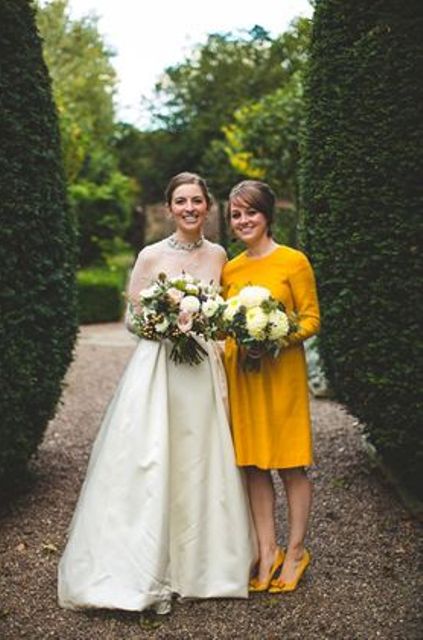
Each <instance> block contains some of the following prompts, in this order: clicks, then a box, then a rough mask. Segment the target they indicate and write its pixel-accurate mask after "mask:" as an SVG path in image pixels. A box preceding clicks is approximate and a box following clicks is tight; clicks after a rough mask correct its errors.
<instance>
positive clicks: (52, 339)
mask: <svg viewBox="0 0 423 640" xmlns="http://www.w3.org/2000/svg"><path fill="white" fill-rule="evenodd" d="M0 36H1V37H0V42H1V45H0V58H1V61H2V74H1V78H0V102H1V113H2V123H1V140H2V145H1V150H0V194H1V215H2V223H1V225H0V252H1V262H2V271H1V276H2V284H1V289H0V290H1V294H0V295H1V308H2V314H1V322H0V344H1V352H2V367H1V372H0V384H1V389H2V394H1V404H0V411H1V415H2V421H1V426H0V439H1V442H0V477H1V480H2V482H4V483H5V484H6V482H9V481H14V480H18V478H19V477H20V475H21V474H22V472H23V470H24V469H25V467H26V464H27V461H28V460H29V458H30V456H31V455H32V454H33V453H34V452H35V450H36V448H37V446H38V444H39V443H40V441H41V439H42V436H43V433H44V430H45V428H46V426H47V422H48V420H49V419H50V418H52V417H53V415H54V412H55V408H56V405H57V402H58V400H59V397H60V393H61V382H62V379H63V376H64V374H65V372H66V369H67V367H68V364H69V362H70V360H71V354H72V348H73V344H74V339H75V334H76V319H75V315H76V313H75V286H74V249H75V233H74V229H73V227H72V224H71V220H70V216H69V214H68V210H67V206H66V198H65V187H64V178H63V171H62V165H61V156H60V144H59V131H58V126H57V117H56V113H55V109H54V105H53V102H52V96H51V87H50V82H49V78H48V73H47V69H46V67H45V65H44V62H43V59H42V52H41V44H40V41H39V38H38V35H37V32H36V28H35V23H34V15H33V11H32V9H31V8H30V4H29V2H26V1H23V0H19V1H16V0H13V1H12V0H5V1H3V2H2V3H1V5H0Z"/></svg>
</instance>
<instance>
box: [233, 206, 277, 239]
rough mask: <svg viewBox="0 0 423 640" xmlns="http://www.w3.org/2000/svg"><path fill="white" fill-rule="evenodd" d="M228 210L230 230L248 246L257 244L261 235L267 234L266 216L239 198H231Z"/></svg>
mask: <svg viewBox="0 0 423 640" xmlns="http://www.w3.org/2000/svg"><path fill="white" fill-rule="evenodd" d="M229 212H230V223H231V228H232V231H233V232H234V233H235V235H236V237H237V238H238V239H239V240H242V242H245V244H247V245H248V246H252V245H255V244H257V243H258V242H260V240H261V239H262V238H263V236H267V231H268V223H267V219H266V216H265V215H264V214H263V213H261V212H260V211H257V209H254V208H253V207H251V206H250V205H249V204H247V203H246V202H245V201H244V200H242V199H241V198H235V199H234V200H232V202H231V204H230V208H229Z"/></svg>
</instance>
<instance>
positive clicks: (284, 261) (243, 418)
mask: <svg viewBox="0 0 423 640" xmlns="http://www.w3.org/2000/svg"><path fill="white" fill-rule="evenodd" d="M222 282H223V287H224V292H225V296H226V297H227V298H230V297H232V296H234V295H237V294H238V293H239V291H240V290H241V289H242V288H243V287H244V286H246V285H250V284H252V285H261V286H264V287H267V288H268V289H270V291H271V292H272V295H273V296H274V297H275V298H277V299H278V300H280V301H281V302H283V304H284V305H285V308H286V310H287V312H288V313H292V312H295V313H296V314H297V319H298V324H299V328H298V332H297V333H294V334H291V335H290V337H289V346H288V347H286V348H283V349H282V352H281V353H280V355H279V356H278V358H276V359H273V358H272V357H271V356H265V357H264V359H263V361H262V365H261V368H260V371H259V372H246V371H244V370H242V368H241V367H240V365H239V358H238V347H237V345H236V343H235V342H234V340H232V339H229V340H227V342H226V349H225V367H226V373H227V378H228V386H229V402H230V410H231V422H232V434H233V439H234V444H235V453H236V459H237V464H238V465H240V466H248V465H252V466H256V467H259V468H261V469H283V468H292V467H302V466H307V465H310V464H311V463H312V435H311V424H310V411H309V397H308V384H307V368H306V361H305V356H304V348H303V341H304V340H305V339H306V338H309V337H310V336H312V335H313V334H315V333H316V332H317V331H318V330H319V325H320V321H319V306H318V300H317V293H316V283H315V278H314V275H313V271H312V268H311V265H310V263H309V261H308V260H307V258H306V256H305V255H304V254H303V253H302V252H300V251H298V250H296V249H292V248H290V247H287V246H278V247H277V248H276V249H274V250H273V251H272V252H271V253H270V254H268V255H266V256H264V257H260V258H253V257H249V256H248V255H247V254H246V253H245V252H244V253H242V254H240V255H239V256H237V257H236V258H234V259H233V260H231V261H230V262H228V263H227V264H226V265H225V267H224V269H223V274H222Z"/></svg>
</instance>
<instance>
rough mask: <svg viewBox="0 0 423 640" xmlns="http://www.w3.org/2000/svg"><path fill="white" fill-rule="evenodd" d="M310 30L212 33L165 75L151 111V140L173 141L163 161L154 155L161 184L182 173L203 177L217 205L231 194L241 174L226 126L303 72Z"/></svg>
mask: <svg viewBox="0 0 423 640" xmlns="http://www.w3.org/2000/svg"><path fill="white" fill-rule="evenodd" d="M306 22H307V21H306ZM307 24H308V22H307ZM307 29H308V26H305V22H301V21H299V22H298V23H297V24H296V25H294V26H293V28H292V29H291V30H290V31H289V32H287V33H286V34H282V35H281V36H279V37H278V38H275V39H272V38H271V37H270V35H269V34H268V33H267V32H266V31H265V30H264V29H262V28H261V27H258V26H257V27H255V28H254V29H251V30H250V31H249V32H239V33H237V34H232V33H226V34H211V35H209V36H208V39H207V41H206V43H205V44H203V45H198V46H197V47H196V48H195V49H194V50H193V51H192V52H191V55H190V56H189V57H188V58H187V59H186V60H185V61H184V62H183V63H182V64H179V65H176V66H173V67H169V68H168V69H166V71H165V73H164V74H163V78H162V80H161V81H160V82H159V83H158V84H157V87H156V95H155V98H154V101H153V103H152V104H151V105H150V110H151V114H152V117H153V121H154V125H155V128H156V131H155V132H151V134H152V135H151V137H150V139H149V142H150V143H152V144H153V147H154V146H155V144H156V143H158V144H159V145H160V143H161V139H162V138H161V137H162V136H164V137H165V138H166V136H168V140H169V142H170V144H169V145H167V147H166V152H165V153H163V152H162V154H161V156H160V152H158V153H155V154H153V155H155V159H156V163H155V167H156V170H158V171H159V172H160V173H161V175H162V176H165V179H164V180H162V182H161V184H164V183H165V182H167V179H168V178H169V176H170V175H172V174H173V173H176V172H177V171H180V170H182V169H187V170H194V171H201V172H203V173H204V174H205V175H206V176H208V177H209V176H210V177H209V183H210V186H211V188H212V191H213V193H214V194H215V195H216V197H217V198H218V199H222V198H225V197H226V196H227V190H228V186H229V185H230V184H231V183H233V182H236V181H237V180H239V179H240V178H241V177H242V174H241V173H240V172H239V171H238V170H236V169H234V167H232V166H231V165H230V163H229V161H228V159H227V157H226V154H225V153H224V149H223V147H222V145H221V142H222V141H223V140H224V133H223V130H222V127H224V126H227V125H228V124H229V123H231V121H232V118H233V113H234V111H235V110H236V109H238V108H240V107H242V106H243V105H246V104H250V103H252V102H256V101H257V100H259V99H260V98H262V97H263V96H264V95H267V94H269V93H272V92H274V91H275V90H276V89H278V88H281V87H283V86H284V85H285V84H286V83H288V82H289V80H290V78H291V76H292V75H293V74H294V73H295V72H296V71H299V70H300V69H301V68H302V67H303V65H304V56H305V52H304V41H305V38H306V35H305V32H306V31H307ZM143 186H144V183H143Z"/></svg>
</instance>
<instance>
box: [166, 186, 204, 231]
mask: <svg viewBox="0 0 423 640" xmlns="http://www.w3.org/2000/svg"><path fill="white" fill-rule="evenodd" d="M169 210H170V212H171V214H172V216H173V219H174V220H175V224H176V229H177V230H179V231H181V232H182V233H185V234H188V235H190V236H194V235H198V234H200V233H201V232H202V230H203V226H204V222H205V219H206V217H207V213H208V204H207V200H206V198H205V196H204V193H203V191H202V189H201V187H200V186H199V185H197V184H182V185H180V186H179V187H177V188H176V189H175V190H174V192H173V194H172V200H171V203H170V206H169Z"/></svg>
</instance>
